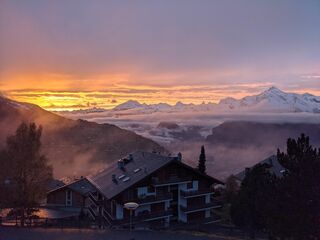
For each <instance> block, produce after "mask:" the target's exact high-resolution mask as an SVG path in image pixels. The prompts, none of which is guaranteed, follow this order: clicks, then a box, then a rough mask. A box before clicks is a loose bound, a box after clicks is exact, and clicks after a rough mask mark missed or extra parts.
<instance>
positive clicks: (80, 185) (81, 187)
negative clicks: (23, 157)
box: [48, 178, 95, 195]
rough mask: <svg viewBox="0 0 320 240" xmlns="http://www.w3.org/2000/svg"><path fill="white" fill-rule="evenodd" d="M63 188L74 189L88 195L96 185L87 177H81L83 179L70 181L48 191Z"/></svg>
mask: <svg viewBox="0 0 320 240" xmlns="http://www.w3.org/2000/svg"><path fill="white" fill-rule="evenodd" d="M63 188H69V189H71V190H72V191H75V192H77V193H79V194H81V195H87V194H88V193H89V192H91V191H94V190H95V189H94V186H93V185H92V184H91V183H90V182H89V181H88V180H87V179H86V178H81V179H79V180H76V181H74V182H72V183H69V184H66V185H64V186H61V187H58V188H56V189H53V190H51V191H50V192H48V193H51V192H55V191H57V190H60V189H63Z"/></svg>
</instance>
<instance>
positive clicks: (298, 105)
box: [71, 87, 320, 114]
mask: <svg viewBox="0 0 320 240" xmlns="http://www.w3.org/2000/svg"><path fill="white" fill-rule="evenodd" d="M103 111H109V112H110V111H111V112H115V113H117V112H120V111H125V112H128V113H130V114H143V113H152V112H167V113H170V112H186V111H188V112H193V111H197V112H199V111H212V112H257V113H258V112H268V113H293V112H309V113H320V97H319V96H314V95H311V94H309V93H305V94H297V93H286V92H283V91H281V90H280V89H278V88H276V87H271V88H269V89H268V90H266V91H264V92H262V93H260V94H258V95H253V96H247V97H244V98H241V99H235V98H232V97H228V98H225V99H222V100H221V101H220V102H219V103H218V104H216V103H203V104H198V105H196V104H192V103H191V104H184V103H182V102H177V103H176V104H175V105H169V104H167V103H158V104H145V103H139V102H138V101H134V100H129V101H127V102H125V103H122V104H120V105H118V106H116V107H114V108H113V109H112V110H106V109H101V108H93V109H86V110H76V111H73V112H71V113H74V114H77V113H82V114H85V113H95V112H103Z"/></svg>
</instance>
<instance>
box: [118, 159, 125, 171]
mask: <svg viewBox="0 0 320 240" xmlns="http://www.w3.org/2000/svg"><path fill="white" fill-rule="evenodd" d="M118 168H119V169H124V162H123V160H122V159H120V160H118Z"/></svg>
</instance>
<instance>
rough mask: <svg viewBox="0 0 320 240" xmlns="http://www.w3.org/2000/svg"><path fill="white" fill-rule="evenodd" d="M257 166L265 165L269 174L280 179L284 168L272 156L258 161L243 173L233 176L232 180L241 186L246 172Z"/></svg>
mask: <svg viewBox="0 0 320 240" xmlns="http://www.w3.org/2000/svg"><path fill="white" fill-rule="evenodd" d="M258 164H261V165H265V166H266V167H267V168H268V169H269V171H270V173H272V174H274V175H275V176H277V177H282V176H283V174H284V172H285V168H284V167H283V166H282V165H281V164H280V163H279V161H278V159H277V156H275V155H272V156H270V157H268V158H266V159H264V160H263V161H260V162H258V163H257V164H255V165H253V166H251V167H248V168H245V169H244V170H243V171H241V172H239V173H237V174H236V175H234V178H235V180H236V181H237V182H238V184H241V182H242V181H243V180H244V178H245V177H246V172H247V171H248V170H250V169H252V168H253V167H255V166H257V165H258Z"/></svg>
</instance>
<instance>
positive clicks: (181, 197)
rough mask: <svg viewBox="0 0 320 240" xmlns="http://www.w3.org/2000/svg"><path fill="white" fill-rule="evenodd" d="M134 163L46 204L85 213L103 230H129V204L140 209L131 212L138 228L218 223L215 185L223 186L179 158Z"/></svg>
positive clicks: (65, 190)
mask: <svg viewBox="0 0 320 240" xmlns="http://www.w3.org/2000/svg"><path fill="white" fill-rule="evenodd" d="M153 157H154V158H157V160H154V159H152V158H153ZM130 158H131V159H132V160H131V161H132V166H130V161H128V159H127V165H121V166H120V165H119V164H118V165H119V166H118V167H115V166H113V168H112V169H110V168H109V169H106V170H105V171H106V173H100V174H102V175H99V176H98V180H96V179H97V178H96V179H95V178H93V179H92V178H86V179H84V180H82V181H86V182H89V183H90V184H88V183H87V185H90V186H92V188H90V189H89V188H88V190H87V191H82V192H81V191H77V189H81V188H82V185H81V184H82V183H81V182H78V183H76V184H73V185H72V184H71V185H70V184H69V185H66V186H64V187H61V188H59V189H56V190H54V191H51V192H50V193H48V196H47V203H48V204H50V205H56V206H65V207H68V206H70V207H81V208H83V209H85V210H86V211H87V213H88V214H89V215H90V216H91V217H92V218H93V219H94V220H95V221H97V222H99V223H100V224H101V225H105V226H115V225H128V224H129V221H130V212H129V210H126V209H125V208H124V204H125V203H128V202H135V203H138V204H139V207H138V208H137V209H136V210H135V211H134V212H133V216H132V222H133V223H134V224H137V223H147V224H151V225H152V224H156V226H160V225H162V226H169V225H170V223H172V222H181V223H191V222H196V223H205V222H212V221H215V220H217V218H216V216H215V215H214V213H213V209H216V208H219V207H220V204H219V203H218V202H216V201H215V190H214V185H215V184H220V183H221V182H220V181H218V180H216V179H214V178H212V177H210V176H208V175H206V174H202V173H200V172H199V171H197V170H196V169H194V168H192V167H190V166H188V165H186V164H184V163H183V162H182V161H181V158H176V157H168V156H167V157H163V159H162V158H161V157H160V156H159V155H158V154H150V153H148V154H147V153H139V154H138V153H137V154H136V155H134V154H133V155H131V156H130ZM153 160H154V161H153ZM162 160H163V161H162ZM156 161H158V162H157V165H155V162H156ZM143 164H144V165H143ZM148 164H153V165H152V166H150V165H148ZM137 166H141V167H139V168H137ZM142 166H143V167H142ZM149 170H150V172H149ZM151 170H152V171H151ZM130 174H131V175H130ZM124 175H125V176H126V178H127V179H125V177H124ZM120 179H121V180H120ZM70 194H71V195H72V196H71V199H70Z"/></svg>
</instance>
